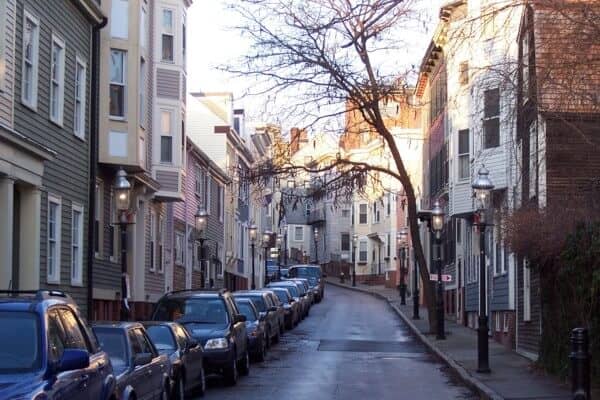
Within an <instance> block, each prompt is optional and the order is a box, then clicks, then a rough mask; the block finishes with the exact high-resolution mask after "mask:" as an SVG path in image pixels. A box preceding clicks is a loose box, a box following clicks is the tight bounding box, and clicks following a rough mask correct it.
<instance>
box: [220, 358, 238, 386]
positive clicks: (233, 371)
mask: <svg viewBox="0 0 600 400" xmlns="http://www.w3.org/2000/svg"><path fill="white" fill-rule="evenodd" d="M223 375H224V376H225V383H227V385H229V386H235V384H236V383H237V381H238V378H239V376H238V369H237V360H236V359H235V357H233V361H232V362H231V365H230V366H229V367H228V368H225V373H224V374H223Z"/></svg>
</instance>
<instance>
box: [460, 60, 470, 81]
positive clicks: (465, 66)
mask: <svg viewBox="0 0 600 400" xmlns="http://www.w3.org/2000/svg"><path fill="white" fill-rule="evenodd" d="M458 83H460V84H461V85H466V84H467V83H469V62H468V61H463V62H461V63H460V64H459V65H458Z"/></svg>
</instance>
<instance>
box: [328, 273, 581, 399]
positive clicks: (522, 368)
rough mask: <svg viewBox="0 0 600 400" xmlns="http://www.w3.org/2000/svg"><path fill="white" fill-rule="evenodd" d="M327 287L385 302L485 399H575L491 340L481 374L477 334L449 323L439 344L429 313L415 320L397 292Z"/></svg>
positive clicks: (331, 280) (359, 286)
mask: <svg viewBox="0 0 600 400" xmlns="http://www.w3.org/2000/svg"><path fill="white" fill-rule="evenodd" d="M326 281H327V283H329V284H331V285H334V286H340V287H344V288H347V289H350V290H357V291H361V292H365V293H369V294H371V295H374V296H376V297H379V298H381V299H383V300H386V301H387V302H388V303H389V304H390V305H391V306H392V308H394V310H395V311H396V312H397V313H398V314H399V315H400V317H401V318H402V319H403V320H404V321H405V322H406V323H407V324H408V326H409V327H410V329H411V330H412V331H413V333H414V334H415V335H416V336H418V337H419V339H421V340H422V341H423V342H424V343H425V345H426V346H427V347H429V348H430V349H431V351H433V352H434V353H436V354H437V355H438V356H439V357H440V358H441V359H442V360H443V361H444V362H445V363H446V364H448V366H449V367H450V368H452V369H453V370H454V371H455V372H456V373H457V374H458V375H459V376H460V378H461V379H463V381H464V382H465V383H466V384H467V385H469V386H470V387H471V388H472V389H474V390H476V391H477V392H478V393H479V395H480V396H481V397H482V398H485V399H493V400H496V399H497V400H500V399H504V400H517V399H522V400H525V399H527V400H531V399H537V400H544V399H548V400H550V399H552V400H558V399H561V400H562V399H565V400H567V399H572V396H571V394H570V390H569V388H568V387H567V386H565V385H562V384H560V383H559V382H558V381H557V380H556V379H555V378H553V377H550V376H546V375H543V374H542V373H541V372H539V371H536V370H534V369H533V368H531V361H529V360H528V359H526V358H524V357H521V356H520V355H518V354H517V353H515V352H513V351H511V350H508V349H506V348H505V347H504V346H502V345H500V344H499V343H496V342H494V341H493V340H490V342H489V351H490V369H491V370H492V372H491V373H490V374H478V373H477V372H476V369H477V332H476V331H475V330H472V329H469V328H466V327H464V326H462V325H458V324H456V323H453V322H451V321H448V320H446V340H436V339H435V335H430V334H429V323H428V319H427V310H426V309H425V308H424V307H421V308H420V312H419V314H420V317H421V319H419V320H413V319H412V318H411V317H412V308H413V307H412V299H409V298H407V303H408V304H407V305H404V306H402V305H400V298H399V295H398V291H397V290H394V289H389V288H386V287H384V286H381V285H377V286H367V285H362V284H357V286H356V287H355V288H353V287H352V286H350V285H349V282H346V284H340V283H339V279H338V278H327V279H326Z"/></svg>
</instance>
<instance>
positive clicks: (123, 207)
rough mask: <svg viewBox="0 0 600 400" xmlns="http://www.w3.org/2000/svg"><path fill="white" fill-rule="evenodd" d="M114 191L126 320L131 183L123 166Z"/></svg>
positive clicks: (127, 314)
mask: <svg viewBox="0 0 600 400" xmlns="http://www.w3.org/2000/svg"><path fill="white" fill-rule="evenodd" d="M114 191H115V195H116V199H117V200H116V207H117V211H118V212H119V221H118V224H119V227H120V230H121V312H120V319H121V321H128V320H129V317H130V314H131V310H130V308H129V279H128V274H127V225H129V221H128V219H127V212H128V211H129V204H130V199H131V184H130V183H129V181H128V180H127V173H126V172H125V170H124V169H123V168H120V169H119V170H118V171H117V179H116V181H115V186H114Z"/></svg>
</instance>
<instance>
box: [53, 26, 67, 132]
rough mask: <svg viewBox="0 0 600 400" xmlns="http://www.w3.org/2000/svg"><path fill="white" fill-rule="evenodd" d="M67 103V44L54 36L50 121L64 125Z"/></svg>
mask: <svg viewBox="0 0 600 400" xmlns="http://www.w3.org/2000/svg"><path fill="white" fill-rule="evenodd" d="M64 101H65V42H63V41H62V40H61V39H59V38H58V37H56V36H54V35H53V36H52V51H51V60H50V120H51V121H52V122H54V123H57V124H59V125H62V122H63V104H64Z"/></svg>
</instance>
